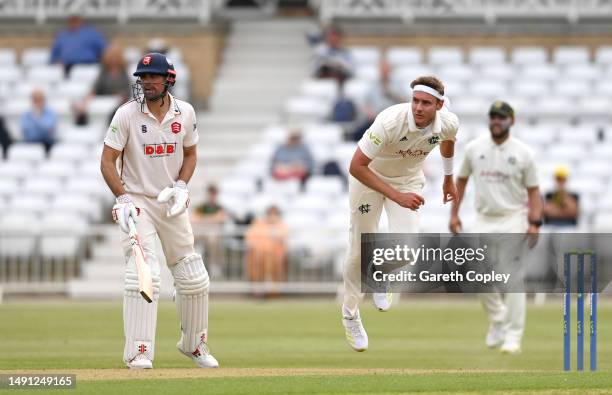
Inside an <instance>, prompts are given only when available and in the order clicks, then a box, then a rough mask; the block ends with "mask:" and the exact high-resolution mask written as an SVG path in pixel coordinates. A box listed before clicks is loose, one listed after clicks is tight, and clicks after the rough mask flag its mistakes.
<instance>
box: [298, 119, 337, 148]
mask: <svg viewBox="0 0 612 395" xmlns="http://www.w3.org/2000/svg"><path fill="white" fill-rule="evenodd" d="M343 133H344V131H343V130H342V127H340V126H339V125H336V124H313V125H307V126H305V127H304V129H303V133H302V137H303V140H304V142H305V143H306V144H308V145H309V146H314V145H319V144H337V143H340V142H341V141H342V135H343Z"/></svg>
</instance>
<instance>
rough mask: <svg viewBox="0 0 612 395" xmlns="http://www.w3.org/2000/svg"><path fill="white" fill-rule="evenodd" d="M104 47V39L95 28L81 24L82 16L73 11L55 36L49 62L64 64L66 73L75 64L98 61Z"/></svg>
mask: <svg viewBox="0 0 612 395" xmlns="http://www.w3.org/2000/svg"><path fill="white" fill-rule="evenodd" d="M105 48H106V40H105V39H104V37H102V35H101V34H100V33H98V31H97V30H96V29H94V28H93V27H90V26H85V25H83V16H82V15H81V14H80V13H78V12H73V13H72V14H71V15H70V16H69V17H68V27H67V28H66V29H65V30H63V31H61V32H60V33H59V34H58V35H57V37H56V38H55V42H54V43H53V46H52V47H51V63H56V64H61V65H63V66H64V70H65V72H66V75H68V73H69V72H70V68H71V67H72V66H74V65H75V64H91V63H98V62H100V59H101V57H102V54H103V53H104V49H105Z"/></svg>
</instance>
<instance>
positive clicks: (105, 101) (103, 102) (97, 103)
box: [89, 96, 120, 120]
mask: <svg viewBox="0 0 612 395" xmlns="http://www.w3.org/2000/svg"><path fill="white" fill-rule="evenodd" d="M119 104H120V103H119V98H117V97H116V96H95V97H94V98H93V99H91V101H90V102H89V114H90V115H91V116H92V117H95V116H99V117H102V118H103V119H104V120H106V119H107V118H108V116H109V115H110V114H111V112H112V111H114V110H115V109H116V108H117V107H118V106H119Z"/></svg>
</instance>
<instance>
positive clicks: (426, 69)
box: [392, 64, 434, 84]
mask: <svg viewBox="0 0 612 395" xmlns="http://www.w3.org/2000/svg"><path fill="white" fill-rule="evenodd" d="M433 71H434V70H433V68H432V67H431V66H428V65H416V64H415V65H409V66H401V67H398V68H396V69H394V70H393V73H392V78H393V79H394V80H397V81H405V83H406V84H410V82H412V81H413V80H414V79H415V78H418V77H420V76H422V75H429V74H433Z"/></svg>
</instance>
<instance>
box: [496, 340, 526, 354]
mask: <svg viewBox="0 0 612 395" xmlns="http://www.w3.org/2000/svg"><path fill="white" fill-rule="evenodd" d="M500 351H501V352H502V354H510V355H516V354H520V353H521V342H520V341H519V340H514V339H506V340H505V341H504V344H503V345H502V346H501V348H500Z"/></svg>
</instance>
